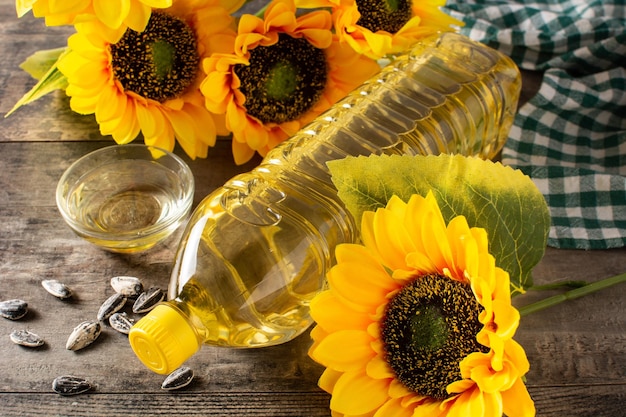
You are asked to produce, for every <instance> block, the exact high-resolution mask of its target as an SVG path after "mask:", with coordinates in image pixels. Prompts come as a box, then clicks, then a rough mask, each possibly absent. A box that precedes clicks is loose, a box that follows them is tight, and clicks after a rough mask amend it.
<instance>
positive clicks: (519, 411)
mask: <svg viewBox="0 0 626 417" xmlns="http://www.w3.org/2000/svg"><path fill="white" fill-rule="evenodd" d="M501 396H502V405H503V411H504V413H505V414H506V415H507V416H508V417H534V415H535V404H534V402H533V400H532V398H531V397H530V394H528V390H527V389H526V386H525V385H524V383H523V382H522V381H521V380H519V379H518V380H517V382H516V383H515V384H513V386H512V387H511V389H509V390H507V391H504V392H502V393H501Z"/></svg>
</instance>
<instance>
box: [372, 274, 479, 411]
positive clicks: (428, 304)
mask: <svg viewBox="0 0 626 417" xmlns="http://www.w3.org/2000/svg"><path fill="white" fill-rule="evenodd" d="M481 310H482V306H480V304H479V303H478V302H477V300H476V298H475V297H474V294H473V293H472V290H471V288H470V286H469V285H468V284H463V283H461V282H458V281H455V280H452V279H450V278H447V277H445V276H441V275H437V274H431V275H425V276H422V277H418V278H416V279H414V280H413V281H411V282H410V283H409V284H407V285H405V286H404V287H403V288H402V289H401V290H400V291H399V292H398V293H397V294H396V295H394V297H393V298H392V299H391V300H390V301H389V303H388V304H387V308H386V310H385V316H384V319H383V321H382V328H381V331H382V339H383V344H384V348H385V355H386V356H385V357H386V360H387V362H388V363H389V365H390V366H391V368H392V369H393V371H394V373H395V374H396V377H397V378H398V380H399V381H400V382H402V383H403V384H404V385H405V386H406V387H407V388H409V389H411V390H413V391H415V392H417V393H419V394H421V395H426V396H429V397H432V398H436V399H445V398H448V397H449V395H448V393H447V392H446V387H447V386H448V385H449V384H450V383H452V382H455V381H458V380H460V379H461V371H460V367H459V364H460V362H461V361H462V360H463V358H465V357H466V356H467V355H469V354H470V353H472V352H487V351H488V350H487V348H486V347H485V346H483V345H481V344H480V343H478V341H477V340H476V335H477V334H478V332H479V331H480V330H481V329H482V324H481V323H480V322H479V321H478V314H479V313H480V311H481Z"/></svg>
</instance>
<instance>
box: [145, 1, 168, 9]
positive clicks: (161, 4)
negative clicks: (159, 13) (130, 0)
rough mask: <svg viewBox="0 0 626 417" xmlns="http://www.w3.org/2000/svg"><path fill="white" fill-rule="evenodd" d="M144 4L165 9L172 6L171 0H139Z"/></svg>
mask: <svg viewBox="0 0 626 417" xmlns="http://www.w3.org/2000/svg"><path fill="white" fill-rule="evenodd" d="M140 1H141V2H142V3H143V4H145V5H146V6H150V7H154V8H155V9H165V8H166V7H171V6H172V0H140Z"/></svg>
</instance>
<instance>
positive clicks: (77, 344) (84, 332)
mask: <svg viewBox="0 0 626 417" xmlns="http://www.w3.org/2000/svg"><path fill="white" fill-rule="evenodd" d="M101 331H102V326H100V322H97V321H84V322H82V323H81V324H79V325H78V326H76V327H75V328H74V330H73V331H72V334H70V337H69V338H68V339H67V343H66V344H65V348H66V349H67V350H80V349H82V348H84V347H86V346H89V345H90V344H92V343H93V342H94V341H95V340H96V339H97V338H98V336H100V332H101Z"/></svg>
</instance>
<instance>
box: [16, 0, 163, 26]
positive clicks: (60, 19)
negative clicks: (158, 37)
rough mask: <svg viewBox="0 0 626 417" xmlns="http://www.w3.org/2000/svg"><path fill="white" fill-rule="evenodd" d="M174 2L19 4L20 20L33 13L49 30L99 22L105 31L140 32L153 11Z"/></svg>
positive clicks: (34, 0) (37, 0) (30, 0)
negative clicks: (94, 21) (42, 20)
mask: <svg viewBox="0 0 626 417" xmlns="http://www.w3.org/2000/svg"><path fill="white" fill-rule="evenodd" d="M171 5H172V0H117V1H111V0H64V1H54V0H16V1H15V8H16V9H17V15H18V16H19V17H22V16H24V15H25V14H26V13H28V12H29V11H30V10H32V11H33V15H34V16H35V17H43V18H45V20H46V24H47V25H48V26H58V25H72V24H74V23H78V22H84V21H90V20H96V21H99V22H101V23H103V24H104V25H105V26H106V27H109V28H111V29H117V28H119V27H121V26H128V27H130V28H132V29H133V30H136V31H138V32H141V31H142V30H144V28H145V27H146V24H147V23H148V20H149V19H150V13H151V12H152V9H153V8H155V9H164V8H167V7H170V6H171Z"/></svg>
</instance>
